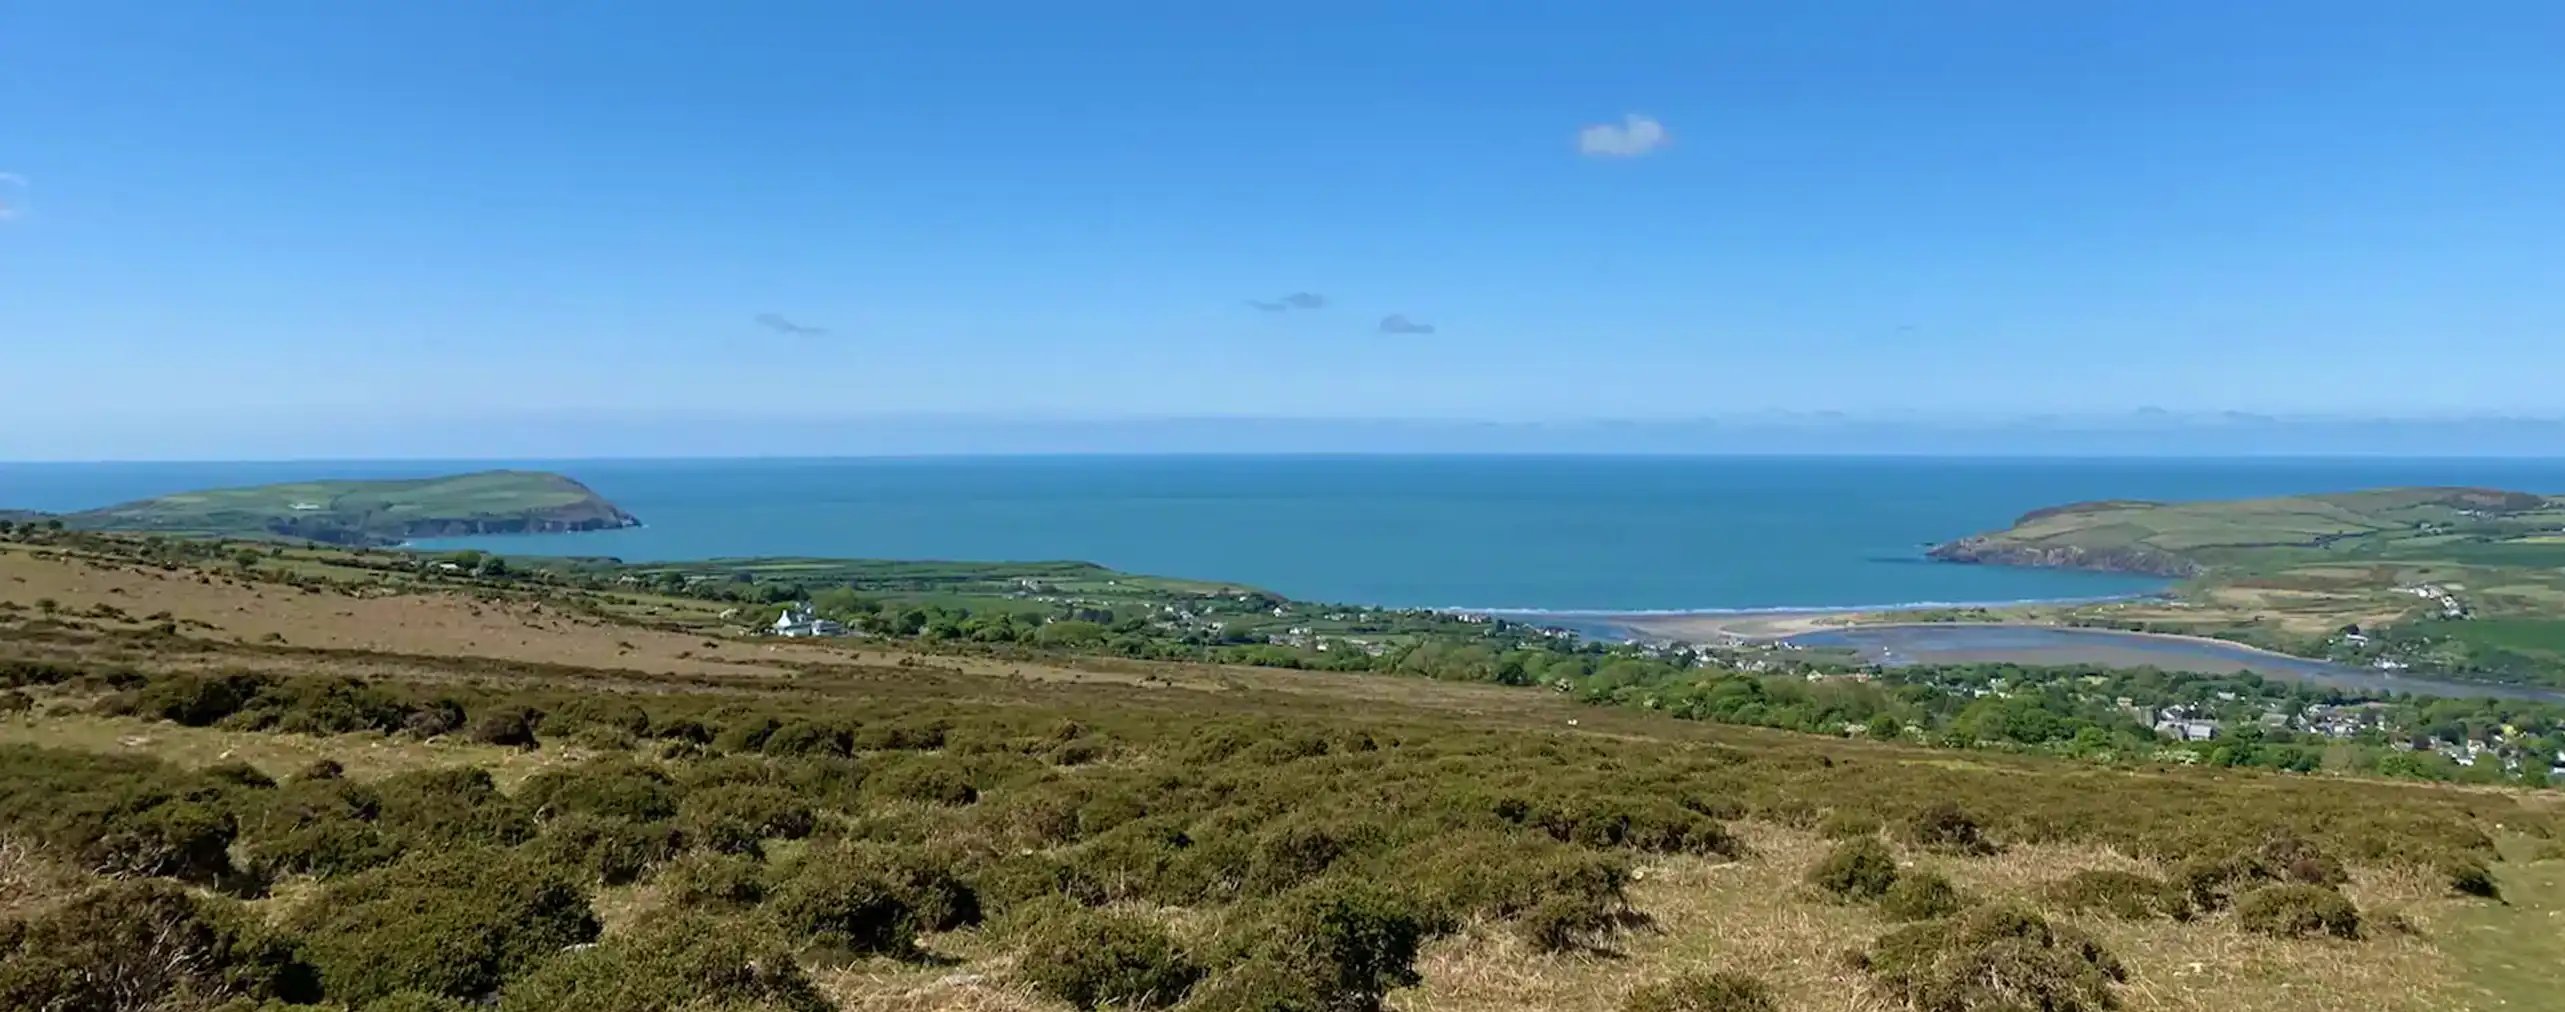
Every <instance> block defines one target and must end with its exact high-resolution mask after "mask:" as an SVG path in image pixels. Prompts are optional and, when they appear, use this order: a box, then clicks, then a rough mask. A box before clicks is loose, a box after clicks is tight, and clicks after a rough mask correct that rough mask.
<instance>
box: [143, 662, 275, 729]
mask: <svg viewBox="0 0 2565 1012" xmlns="http://www.w3.org/2000/svg"><path fill="white" fill-rule="evenodd" d="M268 684H269V679H268V678H267V677H266V676H264V675H257V674H250V673H247V672H230V673H224V674H215V675H197V674H179V675H168V676H163V677H160V678H155V679H152V680H151V683H150V684H148V685H146V686H144V687H143V689H142V691H141V692H140V693H138V694H137V695H136V696H135V698H134V707H135V710H136V712H138V713H140V714H141V715H143V716H145V717H149V718H152V719H154V720H166V721H169V722H171V723H174V724H183V725H186V726H188V727H212V726H213V725H214V724H215V723H217V722H219V721H221V720H222V719H223V718H225V717H229V716H231V715H232V714H235V713H239V712H240V711H241V710H242V708H244V707H247V706H248V705H249V701H250V700H251V699H253V698H256V697H257V695H258V693H259V690H261V689H263V688H265V687H267V685H268Z"/></svg>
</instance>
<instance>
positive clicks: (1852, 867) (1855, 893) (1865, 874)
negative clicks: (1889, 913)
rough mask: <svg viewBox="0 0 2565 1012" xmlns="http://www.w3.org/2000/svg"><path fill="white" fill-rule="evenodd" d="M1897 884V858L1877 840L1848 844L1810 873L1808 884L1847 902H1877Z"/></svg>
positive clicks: (1830, 853)
mask: <svg viewBox="0 0 2565 1012" xmlns="http://www.w3.org/2000/svg"><path fill="white" fill-rule="evenodd" d="M1896 882H1897V858H1896V857H1895V856H1894V855H1891V854H1890V853H1889V852H1888V845H1887V844H1886V843H1883V842H1881V841H1880V840H1879V838H1877V837H1870V836H1863V837H1855V838H1853V839H1850V840H1845V841H1843V842H1842V843H1838V844H1836V845H1835V846H1834V849H1832V850H1829V851H1827V852H1826V857H1825V859H1824V860H1821V861H1819V862H1817V866H1816V867H1814V868H1811V869H1809V870H1808V883H1809V884H1810V885H1813V886H1816V887H1817V888H1819V889H1823V890H1825V891H1826V892H1828V893H1830V894H1832V895H1834V896H1836V897H1838V898H1841V899H1847V900H1875V899H1878V898H1880V897H1881V896H1884V895H1887V893H1888V888H1889V887H1890V886H1892V885H1895V884H1896Z"/></svg>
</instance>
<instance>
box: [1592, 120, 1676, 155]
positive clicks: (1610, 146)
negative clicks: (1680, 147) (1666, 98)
mask: <svg viewBox="0 0 2565 1012" xmlns="http://www.w3.org/2000/svg"><path fill="white" fill-rule="evenodd" d="M1673 141H1674V135H1673V134H1669V133H1667V132H1665V124H1663V123H1659V122H1657V121H1656V120H1655V119H1654V118H1653V117H1648V116H1642V115H1640V114H1638V113H1635V112H1634V113H1631V114H1629V115H1627V116H1623V117H1621V122H1619V123H1617V124H1614V123H1597V124H1595V125H1593V126H1590V127H1586V128H1585V129H1583V130H1579V131H1577V132H1576V149H1577V151H1578V152H1579V153H1582V154H1586V155H1591V156H1593V157H1596V158H1637V157H1639V156H1640V155H1644V154H1647V153H1649V152H1651V151H1655V150H1656V149H1658V148H1661V147H1664V146H1666V145H1667V144H1669V143H1672V142H1673Z"/></svg>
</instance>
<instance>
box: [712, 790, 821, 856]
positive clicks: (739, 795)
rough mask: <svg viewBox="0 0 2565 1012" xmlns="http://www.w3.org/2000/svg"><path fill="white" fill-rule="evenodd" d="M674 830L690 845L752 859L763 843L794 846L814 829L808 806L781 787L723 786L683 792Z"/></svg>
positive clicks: (816, 822) (815, 822) (816, 820)
mask: <svg viewBox="0 0 2565 1012" xmlns="http://www.w3.org/2000/svg"><path fill="white" fill-rule="evenodd" d="M677 824H678V826H679V827H680V828H682V829H684V830H685V831H686V835H687V836H688V837H690V838H692V839H693V840H694V841H695V842H697V843H700V844H702V845H704V846H707V847H711V848H713V849H714V850H718V851H722V852H725V853H732V854H747V853H754V852H756V850H757V847H758V845H759V843H760V842H761V841H763V840H766V839H769V838H776V839H785V840H798V839H801V838H802V837H805V836H809V835H810V833H811V830H812V829H813V828H814V827H815V826H816V825H817V824H818V818H817V816H816V815H815V814H814V813H813V812H812V811H811V806H810V803H809V802H807V801H804V800H802V798H801V796H800V795H798V794H795V793H794V792H793V791H792V789H790V788H787V787H778V786H771V785H766V784H726V785H722V786H717V787H714V786H707V787H699V788H696V789H694V790H692V791H689V792H687V794H686V796H685V800H684V801H682V802H680V803H679V804H678V808H677Z"/></svg>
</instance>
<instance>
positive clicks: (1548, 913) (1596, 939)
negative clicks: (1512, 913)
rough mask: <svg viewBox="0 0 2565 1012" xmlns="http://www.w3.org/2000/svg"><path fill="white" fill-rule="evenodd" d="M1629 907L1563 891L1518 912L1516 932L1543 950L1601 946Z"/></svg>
mask: <svg viewBox="0 0 2565 1012" xmlns="http://www.w3.org/2000/svg"><path fill="white" fill-rule="evenodd" d="M1626 913H1627V909H1626V908H1625V907H1623V906H1620V905H1618V904H1612V903H1606V902H1600V901H1598V900H1596V899H1595V898H1594V897H1591V896H1582V895H1577V894H1573V893H1563V894H1560V895H1556V896H1547V897H1543V898H1542V899H1541V900H1539V901H1538V902H1535V903H1533V904H1532V906H1531V909H1528V910H1525V911H1523V912H1522V913H1520V914H1518V915H1516V917H1515V920H1514V932H1515V934H1517V935H1519V936H1521V937H1522V939H1523V941H1524V943H1525V944H1527V945H1530V946H1531V947H1532V948H1533V949H1534V950H1537V951H1540V952H1576V951H1580V950H1587V949H1600V948H1602V947H1603V943H1604V940H1605V939H1606V938H1607V937H1609V936H1610V935H1611V934H1612V932H1613V931H1614V930H1615V929H1618V928H1619V927H1620V926H1621V919H1622V917H1623V916H1624V915H1625V914H1626Z"/></svg>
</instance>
